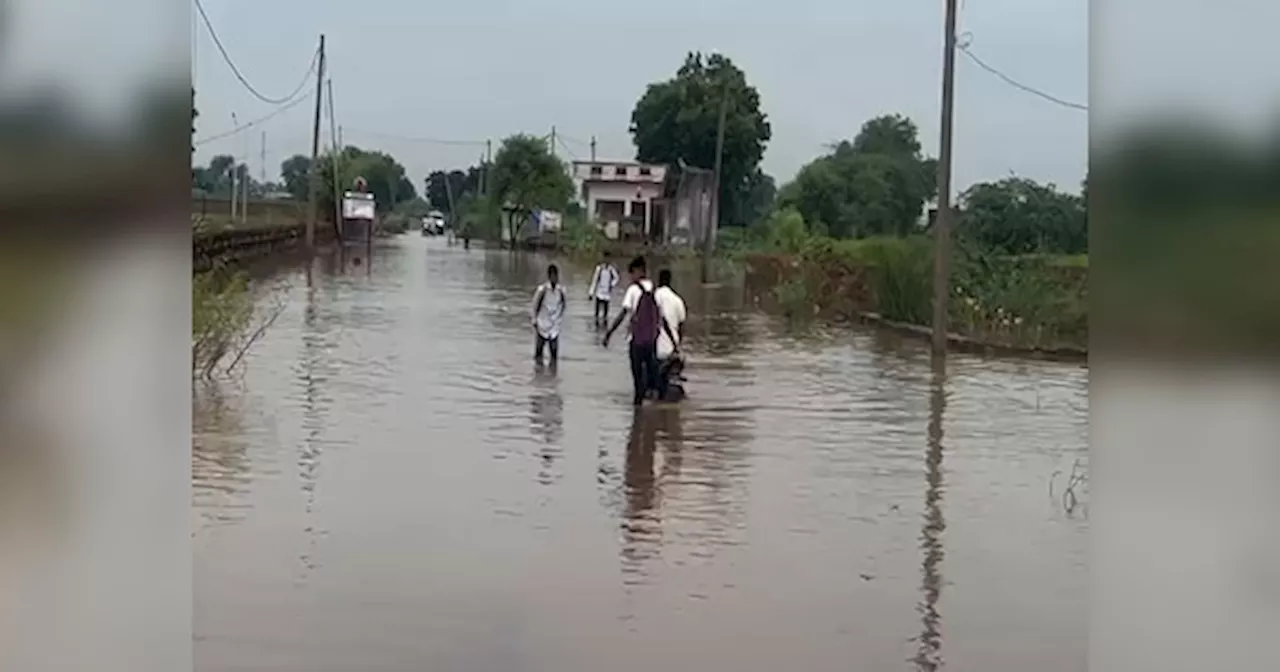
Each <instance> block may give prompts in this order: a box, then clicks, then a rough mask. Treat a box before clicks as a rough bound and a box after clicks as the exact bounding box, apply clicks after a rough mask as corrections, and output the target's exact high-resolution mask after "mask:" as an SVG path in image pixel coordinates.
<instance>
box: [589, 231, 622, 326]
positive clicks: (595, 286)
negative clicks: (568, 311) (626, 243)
mask: <svg viewBox="0 0 1280 672" xmlns="http://www.w3.org/2000/svg"><path fill="white" fill-rule="evenodd" d="M617 286H618V269H616V268H614V267H613V264H612V263H611V262H610V261H609V252H608V251H607V250H606V251H605V253H604V256H603V257H601V259H600V263H598V264H596V270H595V272H594V273H592V274H591V289H589V290H587V292H588V295H589V296H590V299H591V302H592V303H593V304H595V309H596V328H599V327H602V326H604V325H606V324H609V299H611V298H612V297H613V289H614V287H617Z"/></svg>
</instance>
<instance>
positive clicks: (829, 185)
mask: <svg viewBox="0 0 1280 672" xmlns="http://www.w3.org/2000/svg"><path fill="white" fill-rule="evenodd" d="M936 175H937V162H936V161H934V160H933V159H930V158H926V157H925V156H924V155H923V154H922V152H921V147H920V141H919V138H918V132H917V129H916V125H915V123H913V122H912V121H911V120H910V119H908V118H906V117H903V116H901V115H896V114H891V115H884V116H880V117H876V118H874V119H871V120H869V121H867V122H866V123H864V124H863V125H862V129H861V130H860V131H859V133H858V135H857V136H855V137H854V139H853V141H852V142H850V141H843V142H840V143H838V144H836V145H835V146H834V147H833V148H832V150H831V152H830V153H828V154H826V155H823V156H820V157H818V158H817V159H815V160H813V161H812V162H810V163H809V164H807V165H805V166H804V167H803V168H801V169H800V172H799V173H798V174H797V175H796V178H795V179H794V180H793V181H792V182H791V183H789V184H787V185H786V186H785V187H783V189H782V191H781V192H780V194H779V204H780V205H782V206H783V207H792V208H795V209H796V211H797V212H799V213H800V214H801V215H802V216H803V217H804V218H805V221H807V222H809V223H810V224H812V225H815V226H819V227H821V228H824V229H825V230H826V231H827V232H828V233H830V235H833V236H836V237H840V238H860V237H865V236H873V235H897V236H903V235H907V234H909V233H911V232H913V231H915V230H917V229H918V227H919V226H920V223H921V219H922V213H923V211H924V204H925V203H926V202H927V201H928V200H929V199H931V198H933V196H934V194H935V193H936V191H937V184H936Z"/></svg>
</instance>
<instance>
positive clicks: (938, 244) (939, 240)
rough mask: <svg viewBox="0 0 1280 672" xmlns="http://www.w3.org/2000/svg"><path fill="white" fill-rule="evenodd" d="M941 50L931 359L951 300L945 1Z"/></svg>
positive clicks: (950, 113) (950, 116)
mask: <svg viewBox="0 0 1280 672" xmlns="http://www.w3.org/2000/svg"><path fill="white" fill-rule="evenodd" d="M946 2H947V5H946V7H947V9H946V18H945V20H944V22H943V23H944V28H943V30H944V31H945V33H944V34H943V48H942V130H941V132H940V133H939V138H940V141H941V146H940V148H939V149H938V216H937V218H936V219H935V220H934V223H933V227H934V229H933V235H934V243H933V355H934V357H941V356H945V355H946V353H947V308H948V305H949V304H950V299H951V287H950V284H951V219H952V211H951V130H952V125H953V122H954V121H955V84H956V2H957V0H946Z"/></svg>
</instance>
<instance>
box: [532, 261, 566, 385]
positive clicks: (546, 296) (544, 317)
mask: <svg viewBox="0 0 1280 672" xmlns="http://www.w3.org/2000/svg"><path fill="white" fill-rule="evenodd" d="M564 309H565V296H564V287H562V286H561V285H560V269H559V268H556V265H555V264H551V265H550V266H547V281H546V282H544V283H542V284H541V285H538V289H537V291H535V292H534V293H533V331H534V335H535V336H536V337H537V339H538V341H537V345H536V346H534V350H533V359H534V361H535V362H538V363H539V364H541V363H542V351H543V350H544V349H548V348H549V349H550V350H551V363H552V364H555V363H557V362H558V361H559V360H560V326H561V325H562V324H564Z"/></svg>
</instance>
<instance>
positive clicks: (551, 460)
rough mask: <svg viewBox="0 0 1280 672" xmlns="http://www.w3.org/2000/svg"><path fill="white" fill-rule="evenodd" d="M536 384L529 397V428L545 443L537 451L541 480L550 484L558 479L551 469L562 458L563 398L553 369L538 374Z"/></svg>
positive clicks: (539, 480) (540, 481)
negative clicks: (557, 459)
mask: <svg viewBox="0 0 1280 672" xmlns="http://www.w3.org/2000/svg"><path fill="white" fill-rule="evenodd" d="M534 385H535V386H536V388H537V389H535V390H534V393H533V395H532V396H531V397H530V398H529V431H530V433H532V434H533V436H534V438H535V439H541V442H542V447H541V448H540V449H539V450H538V458H539V461H540V462H541V466H540V468H539V470H538V482H539V483H542V484H543V485H550V484H551V483H552V482H553V481H554V480H556V478H555V474H554V473H553V472H552V468H553V467H554V466H555V462H556V458H558V457H560V452H561V449H560V440H561V438H562V437H563V436H564V399H563V398H561V396H560V391H559V390H558V389H557V386H556V385H557V381H556V378H555V373H554V371H552V372H550V373H546V372H539V373H538V374H535V377H534Z"/></svg>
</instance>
